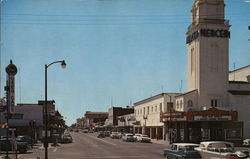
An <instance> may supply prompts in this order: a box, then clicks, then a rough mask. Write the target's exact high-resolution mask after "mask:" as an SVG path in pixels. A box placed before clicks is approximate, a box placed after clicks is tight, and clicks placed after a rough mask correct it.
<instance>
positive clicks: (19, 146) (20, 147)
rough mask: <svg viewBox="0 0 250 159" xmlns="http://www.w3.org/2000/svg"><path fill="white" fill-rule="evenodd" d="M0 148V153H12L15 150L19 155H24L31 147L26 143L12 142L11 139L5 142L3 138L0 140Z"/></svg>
mask: <svg viewBox="0 0 250 159" xmlns="http://www.w3.org/2000/svg"><path fill="white" fill-rule="evenodd" d="M15 144H16V146H15ZM15 147H16V148H15ZM0 148H1V151H7V150H8V151H14V150H15V149H16V150H17V151H19V152H20V153H26V152H27V151H28V150H30V149H31V146H30V145H29V143H28V142H20V141H14V140H13V139H12V138H9V140H7V139H6V138H4V139H1V140H0Z"/></svg>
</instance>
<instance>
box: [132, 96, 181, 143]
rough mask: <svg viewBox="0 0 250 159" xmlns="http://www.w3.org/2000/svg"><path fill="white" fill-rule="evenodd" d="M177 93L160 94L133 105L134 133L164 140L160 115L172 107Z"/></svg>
mask: <svg viewBox="0 0 250 159" xmlns="http://www.w3.org/2000/svg"><path fill="white" fill-rule="evenodd" d="M176 95H178V93H161V94H158V95H155V96H153V97H150V98H147V99H144V100H142V101H139V102H136V103H134V109H135V112H134V113H135V118H136V121H137V122H136V123H137V124H135V126H134V129H135V133H142V134H147V135H149V136H150V137H151V138H153V139H154V138H158V139H165V132H166V130H165V127H164V123H162V122H161V121H160V116H161V113H164V112H167V111H169V110H170V108H171V107H174V106H175V104H174V102H173V101H174V100H175V99H174V97H175V96H176Z"/></svg>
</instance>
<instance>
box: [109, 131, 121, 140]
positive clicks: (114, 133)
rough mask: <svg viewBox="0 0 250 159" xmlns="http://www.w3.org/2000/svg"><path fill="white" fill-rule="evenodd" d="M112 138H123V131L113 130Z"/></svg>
mask: <svg viewBox="0 0 250 159" xmlns="http://www.w3.org/2000/svg"><path fill="white" fill-rule="evenodd" d="M110 138H112V139H120V138H121V133H120V132H111V134H110Z"/></svg>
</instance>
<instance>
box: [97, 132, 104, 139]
mask: <svg viewBox="0 0 250 159" xmlns="http://www.w3.org/2000/svg"><path fill="white" fill-rule="evenodd" d="M97 137H98V138H105V137H106V136H105V132H104V131H100V132H99V134H98V135H97Z"/></svg>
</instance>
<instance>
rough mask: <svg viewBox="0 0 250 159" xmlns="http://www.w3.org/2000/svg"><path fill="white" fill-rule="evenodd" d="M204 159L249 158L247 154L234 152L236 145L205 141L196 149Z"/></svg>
mask: <svg viewBox="0 0 250 159" xmlns="http://www.w3.org/2000/svg"><path fill="white" fill-rule="evenodd" d="M195 150H196V151H198V152H199V153H200V155H201V157H202V158H203V159H212V158H219V159H228V158H247V157H248V156H247V154H245V153H243V152H241V151H234V144H233V143H231V142H225V141H205V142H201V143H200V146H199V147H197V148H195Z"/></svg>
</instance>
